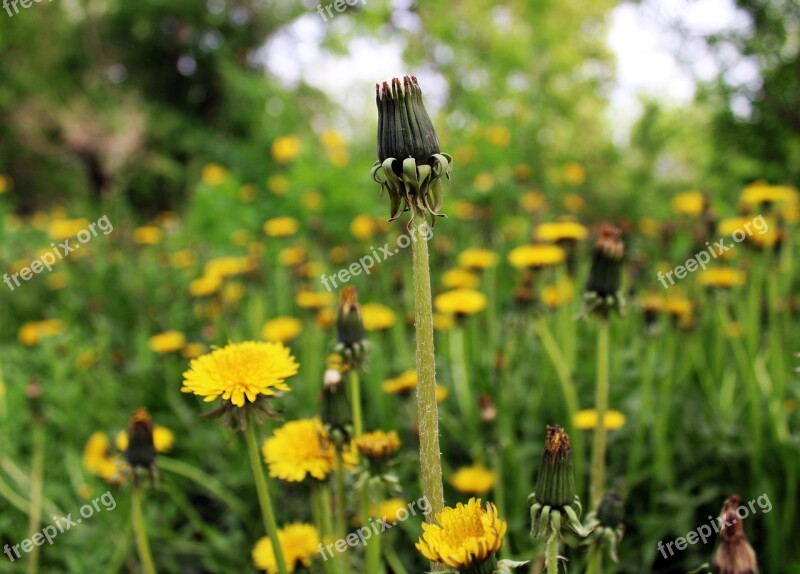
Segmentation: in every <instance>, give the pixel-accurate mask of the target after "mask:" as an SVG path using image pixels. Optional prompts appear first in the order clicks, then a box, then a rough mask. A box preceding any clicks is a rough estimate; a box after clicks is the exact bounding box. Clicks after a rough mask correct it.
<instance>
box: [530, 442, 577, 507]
mask: <svg viewBox="0 0 800 574" xmlns="http://www.w3.org/2000/svg"><path fill="white" fill-rule="evenodd" d="M536 499H537V500H538V501H539V502H541V503H542V504H544V505H547V506H552V507H562V506H566V505H568V504H570V503H572V501H573V500H575V475H574V473H573V471H572V449H571V448H570V444H569V436H567V433H566V431H565V430H564V429H563V428H561V427H560V426H548V427H547V439H546V442H545V448H544V454H542V462H541V464H540V465H539V476H538V478H537V480H536Z"/></svg>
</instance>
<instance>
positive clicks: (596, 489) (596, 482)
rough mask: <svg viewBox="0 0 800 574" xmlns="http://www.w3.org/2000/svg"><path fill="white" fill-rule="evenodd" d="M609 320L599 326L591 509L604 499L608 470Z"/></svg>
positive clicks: (601, 321)
mask: <svg viewBox="0 0 800 574" xmlns="http://www.w3.org/2000/svg"><path fill="white" fill-rule="evenodd" d="M608 354H609V334H608V319H600V321H599V323H598V326H597V389H596V390H597V395H596V399H595V402H596V405H595V408H596V409H597V425H595V427H594V444H593V446H592V491H591V497H590V500H591V507H592V508H597V505H598V504H600V499H601V498H603V485H604V484H605V470H606V411H607V410H608V387H609V375H608Z"/></svg>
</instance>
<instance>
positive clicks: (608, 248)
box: [584, 225, 625, 317]
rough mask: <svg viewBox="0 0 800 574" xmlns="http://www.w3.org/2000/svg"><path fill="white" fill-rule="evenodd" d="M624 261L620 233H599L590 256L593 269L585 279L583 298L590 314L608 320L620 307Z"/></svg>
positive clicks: (605, 229)
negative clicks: (613, 311)
mask: <svg viewBox="0 0 800 574" xmlns="http://www.w3.org/2000/svg"><path fill="white" fill-rule="evenodd" d="M624 257H625V244H624V243H623V242H622V231H621V230H620V229H618V228H616V227H613V226H610V225H604V226H603V227H602V228H601V229H600V237H599V238H598V239H597V242H596V243H595V246H594V250H593V252H592V265H591V268H590V269H589V277H588V278H587V279H586V293H585V295H584V298H585V300H586V303H587V311H588V312H589V313H597V314H598V315H600V316H602V317H607V316H608V314H609V312H610V311H612V310H618V309H619V306H620V305H621V303H622V293H621V292H620V288H621V286H622V260H623V259H624Z"/></svg>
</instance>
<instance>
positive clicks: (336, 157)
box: [328, 149, 350, 167]
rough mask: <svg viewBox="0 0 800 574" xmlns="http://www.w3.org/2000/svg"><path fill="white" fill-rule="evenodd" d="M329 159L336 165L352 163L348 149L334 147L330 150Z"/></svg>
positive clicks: (341, 165) (342, 165)
mask: <svg viewBox="0 0 800 574" xmlns="http://www.w3.org/2000/svg"><path fill="white" fill-rule="evenodd" d="M328 159H329V160H330V162H331V164H332V165H334V166H336V167H344V166H346V165H347V164H348V163H350V154H349V153H347V150H346V149H332V150H329V151H328Z"/></svg>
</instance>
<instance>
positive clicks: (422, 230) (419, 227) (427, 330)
mask: <svg viewBox="0 0 800 574" xmlns="http://www.w3.org/2000/svg"><path fill="white" fill-rule="evenodd" d="M427 226H428V222H427V221H426V220H425V212H424V211H422V210H415V211H414V216H413V218H412V220H411V227H412V231H413V232H414V233H415V236H416V240H415V241H412V243H411V246H412V256H413V269H414V322H415V326H416V331H417V337H416V343H417V354H416V364H417V379H418V381H419V382H418V384H417V418H418V421H419V459H420V466H421V468H422V493H423V494H424V495H425V497H426V498H427V500H428V502H429V504H430V507H429V508H430V510H429V512H428V513H427V514H426V515H425V519H426V520H427V521H428V522H433V521H434V517H435V516H436V514H437V513H439V512H441V511H442V508H443V507H444V489H443V487H442V461H441V451H440V450H439V411H438V406H437V404H436V365H435V360H434V351H433V305H432V302H431V272H430V268H429V266H428V244H427V242H426V241H425V239H424V238H425V237H427V236H429V235H428V234H427V232H428V229H427ZM431 570H433V571H438V572H441V571H443V570H445V567H444V565H443V564H439V563H438V562H431Z"/></svg>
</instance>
